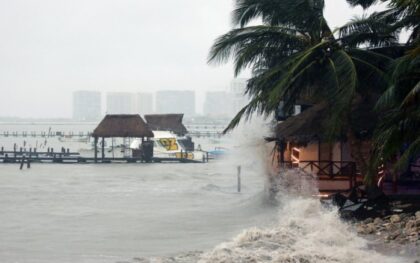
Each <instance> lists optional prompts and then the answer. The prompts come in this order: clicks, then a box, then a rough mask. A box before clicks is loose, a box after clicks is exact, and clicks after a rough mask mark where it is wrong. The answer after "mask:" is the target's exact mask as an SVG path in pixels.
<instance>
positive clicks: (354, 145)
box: [347, 131, 377, 186]
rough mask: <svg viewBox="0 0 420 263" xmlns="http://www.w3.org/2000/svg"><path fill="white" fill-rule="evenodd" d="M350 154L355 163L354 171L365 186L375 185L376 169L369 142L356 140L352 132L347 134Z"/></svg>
mask: <svg viewBox="0 0 420 263" xmlns="http://www.w3.org/2000/svg"><path fill="white" fill-rule="evenodd" d="M347 139H348V141H349V145H350V154H351V157H352V158H353V159H354V161H355V163H356V169H357V170H358V171H359V172H360V173H361V174H362V176H363V182H364V184H365V185H366V186H372V185H374V184H375V183H376V175H377V168H375V163H374V161H373V155H372V153H373V146H372V142H371V141H370V140H360V139H358V138H357V137H356V136H355V135H354V133H353V132H352V131H349V132H348V133H347Z"/></svg>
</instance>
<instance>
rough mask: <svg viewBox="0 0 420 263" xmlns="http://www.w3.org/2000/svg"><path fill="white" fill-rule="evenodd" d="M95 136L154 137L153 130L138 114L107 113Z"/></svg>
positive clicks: (95, 131) (94, 133) (94, 132)
mask: <svg viewBox="0 0 420 263" xmlns="http://www.w3.org/2000/svg"><path fill="white" fill-rule="evenodd" d="M92 136H93V137H103V138H110V137H123V138H127V137H131V138H143V137H153V132H152V130H151V129H150V128H149V127H148V125H147V124H146V123H145V122H144V120H143V119H142V118H141V117H140V115H138V114H120V115H106V116H105V118H104V119H103V120H102V121H101V122H100V123H99V125H98V127H96V129H95V130H94V131H93V134H92Z"/></svg>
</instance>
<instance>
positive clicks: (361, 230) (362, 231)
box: [356, 225, 365, 234]
mask: <svg viewBox="0 0 420 263" xmlns="http://www.w3.org/2000/svg"><path fill="white" fill-rule="evenodd" d="M356 231H357V233H359V234H364V233H365V227H364V226H363V225H360V226H358V227H357V228H356Z"/></svg>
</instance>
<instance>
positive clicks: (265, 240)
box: [0, 124, 412, 263]
mask: <svg viewBox="0 0 420 263" xmlns="http://www.w3.org/2000/svg"><path fill="white" fill-rule="evenodd" d="M255 127H257V128H256V129H251V128H247V129H244V130H243V131H246V132H247V133H245V134H244V133H242V132H241V133H239V134H235V135H234V136H233V139H232V140H233V142H234V143H231V144H230V147H231V148H232V149H233V157H231V158H227V159H226V160H222V161H217V162H211V163H208V164H109V165H102V164H100V165H93V164H87V165H63V164H56V165H53V164H51V165H47V164H33V166H32V168H31V169H26V170H22V171H20V170H19V169H18V166H17V165H13V164H10V165H1V166H0V209H1V213H0V262H7V263H8V262H36V263H38V262H47V263H50V262H51V263H52V262H65V263H66V262H89V263H90V262H92V263H96V262H279V263H280V262H290V263H292V262H299V263H306V262H328V263H330V262H349V263H350V262H412V260H411V259H407V258H405V259H403V258H398V257H392V256H384V255H381V254H379V253H378V252H375V251H373V250H371V249H369V244H368V242H367V241H366V240H364V239H362V238H360V237H358V236H357V235H356V234H355V233H354V232H353V230H352V229H351V228H350V227H349V226H348V225H347V224H345V223H343V222H342V221H340V220H339V219H338V216H337V213H336V211H335V210H333V209H328V208H325V207H322V206H321V205H320V202H319V201H318V200H316V199H314V198H313V197H312V194H313V193H316V187H314V185H313V182H307V181H303V182H302V181H301V180H296V178H299V177H297V176H296V174H295V172H294V171H290V172H289V173H287V174H286V175H285V176H284V177H282V179H281V180H279V181H278V185H277V186H278V194H277V196H276V197H275V198H274V199H273V196H270V195H269V193H268V191H267V187H266V181H267V180H266V179H267V176H266V174H267V171H266V169H265V167H266V160H268V159H267V157H266V153H267V152H269V150H270V149H269V148H266V147H264V144H263V140H262V135H265V133H266V130H265V129H263V128H262V126H261V124H259V125H256V126H255ZM238 142H240V143H239V144H238ZM203 143H206V144H208V145H211V142H208V141H207V142H203ZM224 143H228V142H224ZM237 165H241V166H242V192H241V193H237V180H236V166H237ZM302 186H303V187H302ZM190 251H199V252H190Z"/></svg>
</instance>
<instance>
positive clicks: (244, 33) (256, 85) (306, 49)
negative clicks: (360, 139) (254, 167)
mask: <svg viewBox="0 0 420 263" xmlns="http://www.w3.org/2000/svg"><path fill="white" fill-rule="evenodd" d="M323 10H324V1H323V0H236V9H235V10H234V12H233V22H234V26H235V27H236V28H234V29H232V30H231V31H230V32H228V33H227V34H225V35H222V36H221V37H220V38H218V39H217V40H216V42H215V43H214V45H213V47H212V49H211V51H210V56H209V62H216V63H217V62H218V63H220V62H225V61H227V60H229V59H231V58H232V59H233V60H234V62H235V74H239V73H240V72H241V71H242V70H243V69H244V68H248V67H249V68H251V69H252V73H253V74H252V78H251V79H250V80H249V81H248V85H247V88H246V94H248V95H249V96H250V98H251V100H250V102H249V104H248V105H246V106H245V107H244V108H243V109H242V110H241V111H240V112H239V113H238V114H237V115H236V116H235V118H234V119H233V120H232V121H231V123H230V124H229V126H228V127H227V129H226V130H230V129H233V128H234V127H235V126H236V125H238V123H239V122H240V120H241V119H242V118H243V117H247V118H248V117H249V116H251V115H252V114H253V113H255V112H256V113H259V114H265V115H269V114H271V113H273V112H275V111H276V110H277V108H278V106H279V102H280V101H284V106H285V110H286V111H290V110H291V109H292V107H293V105H294V104H295V102H296V100H297V99H299V98H302V97H309V98H311V99H312V100H313V101H315V102H322V101H326V102H327V103H328V104H329V105H330V108H331V109H333V110H331V111H330V114H329V116H326V117H327V119H328V123H329V124H330V125H329V126H330V129H329V133H330V135H336V134H343V133H348V134H349V135H351V132H349V131H351V129H350V127H349V120H350V116H349V113H350V108H351V105H352V102H353V101H354V100H355V99H356V98H358V97H365V98H366V97H369V96H372V95H373V94H375V93H378V92H382V91H383V90H384V88H385V87H386V86H387V85H388V84H387V83H388V78H387V74H386V72H387V70H388V66H389V65H390V64H391V63H392V61H393V59H392V58H391V57H389V56H387V55H386V54H383V53H379V52H376V51H375V50H374V49H373V48H376V49H379V48H384V47H388V46H391V45H394V44H396V37H395V35H394V34H392V32H391V31H387V32H390V33H389V34H387V33H386V32H385V30H384V32H383V34H371V35H369V36H366V37H365V38H364V39H363V43H368V44H369V46H371V47H372V48H369V49H368V48H365V49H361V48H359V47H358V45H359V44H360V43H357V42H355V41H353V40H352V39H351V35H350V34H346V33H345V32H344V31H343V32H342V34H341V35H340V37H339V38H336V37H335V36H334V34H333V32H332V30H331V29H330V27H329V26H328V23H327V21H326V20H325V18H324V16H323ZM255 18H260V19H261V20H262V23H261V24H260V25H257V26H248V24H249V23H250V21H252V20H253V19H255ZM350 137H352V138H355V137H354V136H350ZM358 159H360V158H358ZM359 167H360V168H361V170H362V172H363V173H364V174H367V173H368V165H367V162H366V160H363V162H361V160H360V162H359Z"/></svg>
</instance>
